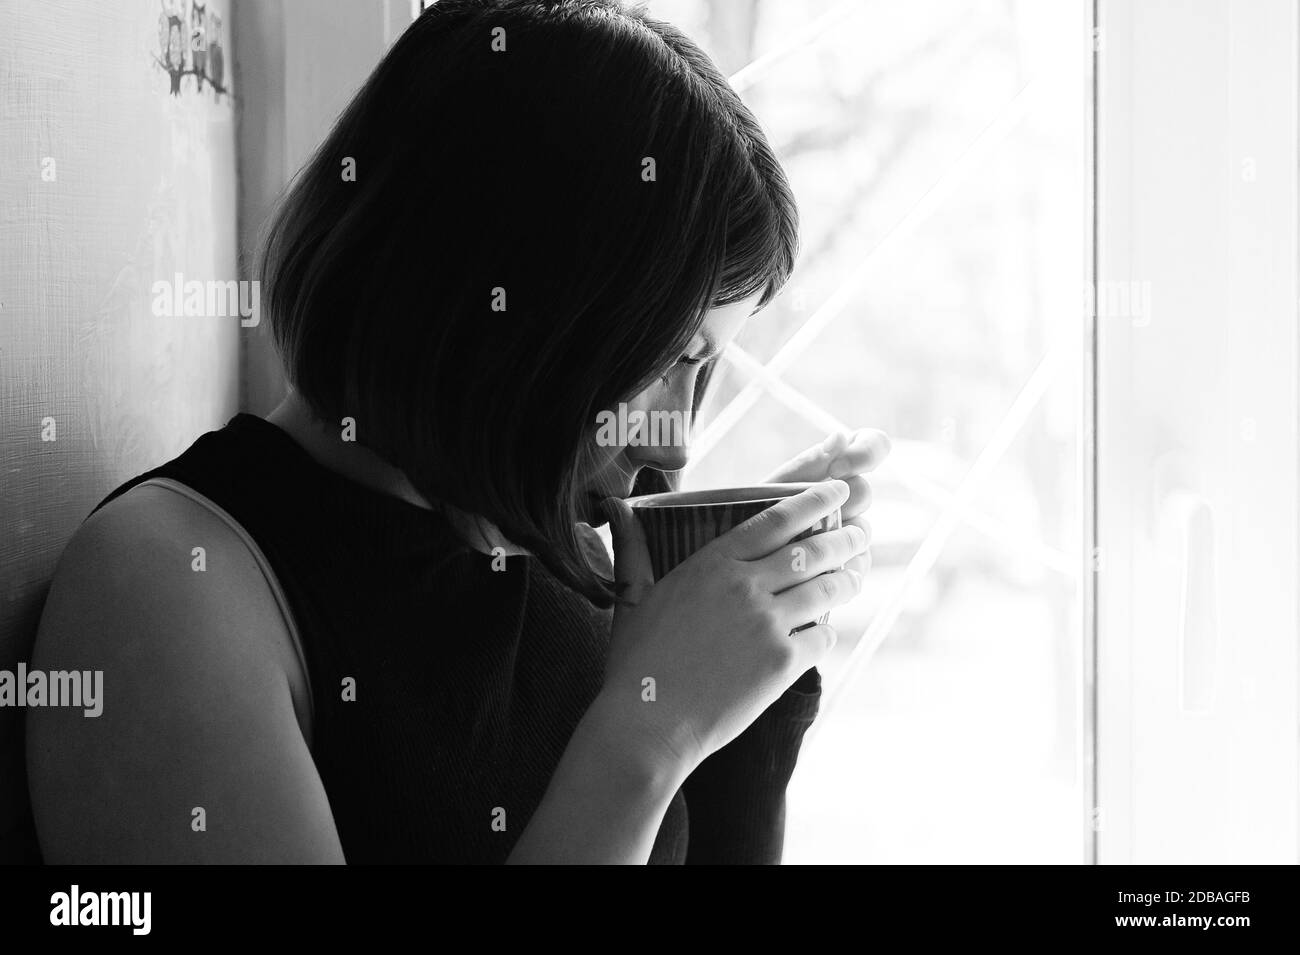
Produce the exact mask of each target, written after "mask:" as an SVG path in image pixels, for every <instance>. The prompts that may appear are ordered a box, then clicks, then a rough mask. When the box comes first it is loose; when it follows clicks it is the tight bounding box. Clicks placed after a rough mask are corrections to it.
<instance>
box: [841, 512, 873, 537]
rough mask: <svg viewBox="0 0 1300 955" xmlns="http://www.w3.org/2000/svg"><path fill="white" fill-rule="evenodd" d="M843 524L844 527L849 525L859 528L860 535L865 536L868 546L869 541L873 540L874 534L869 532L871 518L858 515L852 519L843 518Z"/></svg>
mask: <svg viewBox="0 0 1300 955" xmlns="http://www.w3.org/2000/svg"><path fill="white" fill-rule="evenodd" d="M843 523H844V526H845V527H848V526H849V525H853V526H854V527H858V528H861V529H862V533H864V534H866V535H867V543H868V544H870V543H871V541H872V540H873V539H874V538H875V534H874V532H873V531H872V530H871V518H869V517H867V515H865V514H858V515H856V516H854V517H846V518H844V521H843Z"/></svg>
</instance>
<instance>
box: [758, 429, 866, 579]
mask: <svg viewBox="0 0 1300 955" xmlns="http://www.w3.org/2000/svg"><path fill="white" fill-rule="evenodd" d="M891 447H892V445H891V444H890V441H889V435H887V434H885V432H883V431H878V430H876V429H875V428H860V429H858V430H857V431H854V432H852V433H851V434H849V433H845V432H843V431H839V432H836V433H835V434H832V435H831V436H830V437H828V438H827V439H826V440H825V441H823V442H822V443H821V444H816V445H813V446H812V447H811V448H809V449H808V450H807V451H804V452H803V453H802V454H799V455H797V456H795V457H793V458H791V459H790V460H789V461H787V462H786V463H785V464H783V465H781V466H780V467H779V468H777V469H776V470H775V471H773V472H772V473H771V474H770V475H769V476H768V477H767V479H766V481H765V482H764V483H766V484H783V483H786V482H789V481H826V480H829V479H830V478H840V479H841V480H843V481H844V482H845V483H847V484H848V486H849V499H848V500H847V501H845V502H844V505H843V506H842V507H841V509H840V518H841V520H842V521H843V523H844V524H845V525H848V524H856V525H858V527H861V528H862V529H863V530H864V531H865V532H866V534H867V539H868V540H870V539H871V525H870V524H869V523H868V522H867V518H866V510H867V508H868V507H870V506H871V485H870V484H869V483H868V481H867V479H866V477H865V476H864V475H865V474H867V473H869V472H871V471H874V470H875V469H876V468H877V467H879V466H880V462H881V461H883V460H885V458H887V457H888V456H889V452H890V449H891ZM844 566H845V567H848V568H850V569H852V570H856V571H857V572H858V573H859V574H863V575H865V574H866V572H867V571H868V570H869V569H870V568H871V551H865V552H863V553H862V554H860V555H859V556H857V557H854V558H852V559H851V560H850V561H849V562H848V563H847V564H845V565H844Z"/></svg>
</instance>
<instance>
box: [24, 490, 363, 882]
mask: <svg viewBox="0 0 1300 955" xmlns="http://www.w3.org/2000/svg"><path fill="white" fill-rule="evenodd" d="M204 500H205V499H203V498H202V497H201V496H196V497H191V496H189V495H187V494H185V493H182V492H178V491H177V490H175V489H174V488H172V487H169V486H166V485H164V484H142V485H140V486H138V487H136V488H133V489H131V490H130V491H128V492H127V493H125V494H123V495H121V496H120V497H118V498H116V499H114V500H113V501H111V502H110V503H109V504H107V505H105V506H104V507H103V508H101V509H100V510H99V511H97V512H96V513H95V514H93V515H92V516H91V517H90V518H89V519H87V520H86V521H85V522H84V523H83V524H82V526H81V527H80V528H79V529H78V530H77V532H76V534H74V535H73V537H72V539H71V541H70V542H69V543H68V546H67V548H66V549H65V551H64V553H63V555H62V557H61V558H60V560H59V564H58V567H57V569H56V572H55V575H54V580H53V583H52V584H51V587H50V593H49V596H48V598H47V601H46V605H45V609H44V612H43V614H42V617H41V622H40V628H39V630H38V633H37V639H36V646H35V649H34V650H33V655H32V659H31V663H30V665H29V666H30V669H31V670H33V671H36V672H44V673H51V672H56V671H66V672H71V671H78V672H80V673H81V674H82V676H83V681H82V682H83V683H90V685H96V686H98V687H100V690H99V696H100V700H99V701H98V703H97V704H96V708H97V709H98V710H99V712H97V713H93V715H92V712H91V711H90V710H88V709H86V708H77V707H67V706H42V707H34V708H32V709H29V710H28V711H27V755H28V770H29V782H30V788H31V793H32V803H33V809H34V812H35V815H36V820H37V829H38V833H39V835H40V838H41V847H42V851H43V852H44V854H45V857H46V861H47V862H175V861H202V862H214V861H218V862H242V861H307V860H310V861H338V860H339V859H340V858H341V850H339V848H338V839H337V835H336V834H335V832H334V829H333V820H332V816H331V815H330V812H329V807H328V800H327V799H326V798H325V796H324V793H323V790H322V788H321V784H320V780H319V777H318V774H317V773H316V772H315V766H314V763H313V761H312V759H311V756H310V751H309V744H308V742H307V740H306V738H305V734H304V728H303V726H302V724H301V713H300V710H301V709H302V708H303V707H304V706H306V705H307V700H306V698H305V697H304V696H302V691H301V689H300V690H298V691H295V689H294V688H293V685H292V684H293V683H294V682H295V680H296V676H295V671H297V670H299V669H300V666H299V664H298V662H297V660H296V656H295V651H294V649H293V645H292V643H291V642H290V640H289V639H288V631H287V628H286V624H285V621H284V620H283V617H282V615H281V611H280V608H279V605H278V603H277V599H276V596H275V592H274V589H273V586H272V584H271V582H270V581H268V579H267V577H266V575H265V573H264V572H263V568H262V566H261V565H260V563H259V560H258V559H257V557H256V556H255V555H254V553H253V552H252V551H250V550H249V547H248V543H247V541H246V540H245V539H244V538H243V536H241V533H240V530H239V528H238V526H237V525H235V526H232V525H231V524H230V523H229V522H228V521H227V520H225V519H223V517H222V516H221V515H220V514H219V513H218V512H217V511H214V510H212V509H211V508H209V507H207V506H205V505H204V503H202V502H203V501H204ZM88 675H89V677H90V679H87V677H88ZM296 697H297V698H299V699H295V698H296Z"/></svg>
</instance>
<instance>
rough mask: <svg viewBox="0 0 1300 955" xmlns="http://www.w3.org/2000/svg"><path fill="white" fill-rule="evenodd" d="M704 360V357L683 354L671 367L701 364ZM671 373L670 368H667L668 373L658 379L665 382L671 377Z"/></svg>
mask: <svg viewBox="0 0 1300 955" xmlns="http://www.w3.org/2000/svg"><path fill="white" fill-rule="evenodd" d="M705 360H706V359H703V358H691V357H690V356H689V355H683V356H682V357H681V358H678V359H677V363H676V364H675V365H673V368H676V367H677V365H703V364H704V362H705ZM672 374H673V373H672V369H669V371H668V373H667V374H665V375H663V376H662V377H661V378H660V379H659V380H660V381H662V382H664V383H665V384H666V383H667V382H668V379H669V378H671V377H672Z"/></svg>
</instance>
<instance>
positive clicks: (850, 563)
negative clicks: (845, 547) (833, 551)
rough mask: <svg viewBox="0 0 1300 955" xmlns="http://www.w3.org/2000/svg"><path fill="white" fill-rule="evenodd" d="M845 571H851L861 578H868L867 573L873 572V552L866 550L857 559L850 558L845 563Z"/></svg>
mask: <svg viewBox="0 0 1300 955" xmlns="http://www.w3.org/2000/svg"><path fill="white" fill-rule="evenodd" d="M844 569H845V570H851V571H853V572H854V573H856V574H858V575H859V576H860V577H865V576H867V573H868V572H869V571H870V570H871V551H869V550H864V551H863V552H862V553H861V554H858V555H857V556H856V557H850V558H849V559H848V560H846V561H845V562H844Z"/></svg>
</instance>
